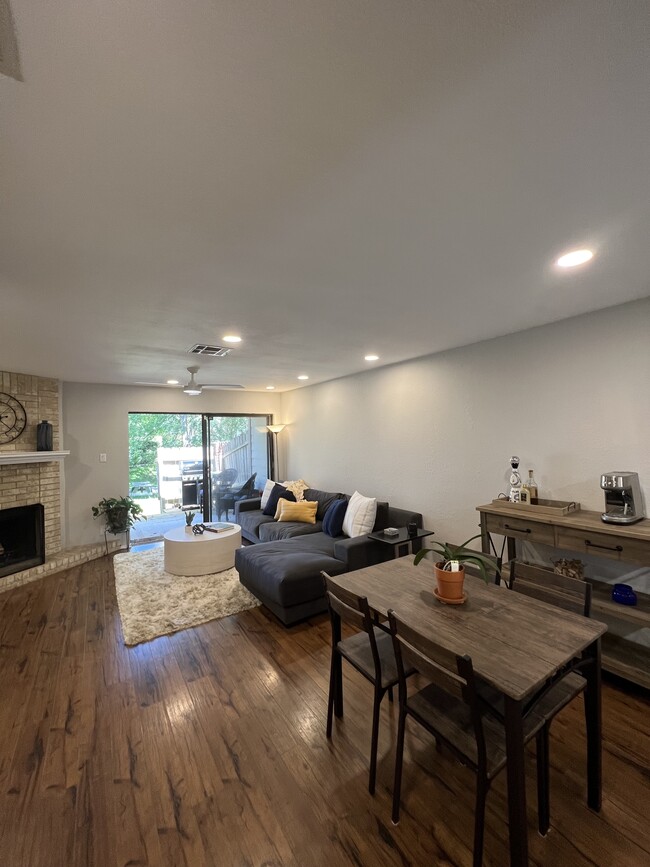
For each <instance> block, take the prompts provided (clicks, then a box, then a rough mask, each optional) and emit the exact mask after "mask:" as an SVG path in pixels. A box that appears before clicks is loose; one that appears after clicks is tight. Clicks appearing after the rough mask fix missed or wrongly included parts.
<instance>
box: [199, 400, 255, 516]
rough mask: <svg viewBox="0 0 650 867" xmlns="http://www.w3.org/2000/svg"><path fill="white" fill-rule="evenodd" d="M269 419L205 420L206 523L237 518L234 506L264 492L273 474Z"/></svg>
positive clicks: (206, 417)
mask: <svg viewBox="0 0 650 867" xmlns="http://www.w3.org/2000/svg"><path fill="white" fill-rule="evenodd" d="M269 421H270V419H269V417H268V416H266V415H258V416H255V415H251V416H224V415H204V416H203V442H204V449H205V452H204V467H205V476H204V488H205V491H206V492H208V495H207V496H206V497H204V502H203V515H204V519H205V520H206V521H220V520H221V519H222V518H225V519H226V520H228V518H229V517H231V516H232V517H234V511H235V502H236V500H237V499H241V498H242V497H246V496H248V497H252V496H254V495H255V492H256V491H261V490H263V488H264V485H265V484H266V480H267V479H268V478H269V474H270V463H269V459H270V448H269V445H270V443H269V433H268V431H267V429H266V425H267V424H268V423H269Z"/></svg>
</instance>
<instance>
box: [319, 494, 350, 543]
mask: <svg viewBox="0 0 650 867" xmlns="http://www.w3.org/2000/svg"><path fill="white" fill-rule="evenodd" d="M347 508H348V501H347V500H334V502H333V503H332V504H331V505H330V507H329V509H328V510H327V511H326V512H325V517H324V518H323V533H327V535H328V536H333V537H336V536H340V535H341V533H342V532H343V518H345V513H346V511H347Z"/></svg>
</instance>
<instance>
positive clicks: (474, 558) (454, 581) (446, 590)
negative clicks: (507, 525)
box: [413, 533, 497, 602]
mask: <svg viewBox="0 0 650 867" xmlns="http://www.w3.org/2000/svg"><path fill="white" fill-rule="evenodd" d="M480 538H481V536H480V533H479V534H477V535H476V536H472V537H471V539H468V540H467V541H466V542H463V544H462V545H452V544H451V542H432V543H431V547H429V548H421V549H420V550H419V551H418V552H417V554H416V555H415V559H414V560H413V563H414V565H416V566H417V565H418V563H419V562H420V561H421V560H422V559H423V558H424V557H426V556H427V554H433V555H435V557H437V558H438V559H437V562H435V563H434V572H435V575H436V579H437V582H438V592H437V595H438V597H439V598H440V599H442V600H448V601H454V602H462V601H464V598H465V597H464V594H463V582H464V580H465V565H464V564H465V563H470V564H471V565H473V566H476V568H477V569H478V571H479V574H480V576H481V578H482V579H483V580H484V581H485V583H486V584H488V583H489V581H490V574H491V575H492V576H494V575H495V574H496V572H497V566H496V563H495V562H494V561H493V560H492V559H491V558H490V557H488V556H486V555H485V554H481V553H480V551H475V550H474V549H473V548H468V547H467V546H468V545H469V543H470V542H473V541H474V540H475V539H480ZM454 561H455V562H456V563H458V564H459V567H458V570H457V571H452V563H453V562H454Z"/></svg>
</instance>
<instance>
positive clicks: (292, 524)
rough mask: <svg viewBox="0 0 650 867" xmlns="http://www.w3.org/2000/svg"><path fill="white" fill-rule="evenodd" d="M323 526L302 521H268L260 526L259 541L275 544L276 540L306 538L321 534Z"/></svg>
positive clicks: (319, 523) (318, 522)
mask: <svg viewBox="0 0 650 867" xmlns="http://www.w3.org/2000/svg"><path fill="white" fill-rule="evenodd" d="M322 530H323V525H322V524H321V522H320V521H316V523H315V524H305V523H303V522H302V521H270V522H269V523H268V524H261V525H260V532H259V539H260V541H261V542H275V541H276V540H277V539H293V538H294V537H296V536H307V535H311V534H312V533H321V532H322Z"/></svg>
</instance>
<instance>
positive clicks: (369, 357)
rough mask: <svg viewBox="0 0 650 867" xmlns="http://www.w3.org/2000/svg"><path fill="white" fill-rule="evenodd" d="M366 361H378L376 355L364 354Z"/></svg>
mask: <svg viewBox="0 0 650 867" xmlns="http://www.w3.org/2000/svg"><path fill="white" fill-rule="evenodd" d="M364 358H365V360H366V361H379V356H378V355H364Z"/></svg>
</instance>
